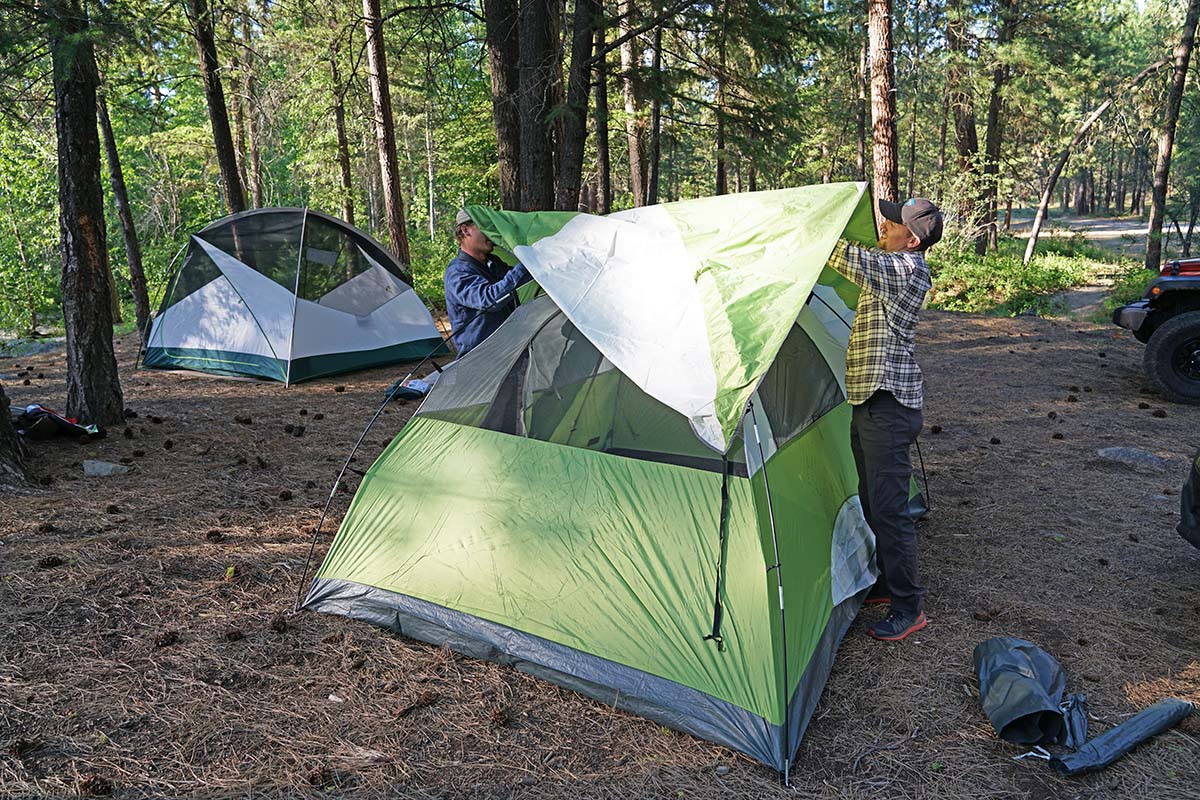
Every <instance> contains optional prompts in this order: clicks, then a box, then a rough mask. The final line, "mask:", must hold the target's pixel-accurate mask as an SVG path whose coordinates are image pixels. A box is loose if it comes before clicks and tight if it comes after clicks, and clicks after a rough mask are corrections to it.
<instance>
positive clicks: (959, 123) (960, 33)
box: [946, 0, 987, 255]
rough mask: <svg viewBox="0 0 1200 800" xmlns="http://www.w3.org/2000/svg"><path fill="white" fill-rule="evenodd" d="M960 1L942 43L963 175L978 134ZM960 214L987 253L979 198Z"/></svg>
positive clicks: (971, 165) (972, 160) (971, 169)
mask: <svg viewBox="0 0 1200 800" xmlns="http://www.w3.org/2000/svg"><path fill="white" fill-rule="evenodd" d="M965 14H966V12H965V11H964V10H963V2H962V0H956V2H955V3H954V4H953V8H952V9H950V10H949V13H948V16H947V20H946V43H947V47H948V48H949V50H950V58H951V66H950V70H949V80H948V82H949V84H950V87H949V95H950V106H951V109H952V110H953V112H954V134H955V135H954V141H955V146H956V147H957V149H958V166H959V169H960V170H962V172H963V173H965V174H972V173H975V171H976V169H977V167H978V165H977V164H976V160H977V158H978V155H979V133H978V131H977V129H976V127H975V100H974V97H973V94H972V92H971V88H970V81H971V76H970V71H969V69H968V68H967V65H966V59H967V41H966V36H967V33H966V32H967V21H966V18H965ZM963 213H964V216H965V217H966V219H967V221H968V225H969V231H970V232H971V234H972V235H973V236H974V237H975V253H976V254H977V255H983V254H984V253H985V252H987V239H986V237H984V236H982V235H981V234H982V233H984V232H985V220H984V219H983V218H984V217H985V216H986V213H987V208H986V203H984V202H983V198H982V197H980V198H966V199H965V201H964V203H963Z"/></svg>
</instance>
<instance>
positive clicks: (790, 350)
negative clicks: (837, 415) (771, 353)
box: [758, 325, 846, 448]
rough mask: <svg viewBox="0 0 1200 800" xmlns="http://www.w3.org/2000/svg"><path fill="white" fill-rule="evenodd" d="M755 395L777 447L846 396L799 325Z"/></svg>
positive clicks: (789, 335) (782, 348) (796, 434)
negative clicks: (759, 401) (757, 397)
mask: <svg viewBox="0 0 1200 800" xmlns="http://www.w3.org/2000/svg"><path fill="white" fill-rule="evenodd" d="M758 396H759V398H760V399H761V400H762V408H763V412H764V413H765V414H766V417H767V421H768V422H769V423H770V425H771V436H772V438H774V440H775V446H776V447H779V448H781V447H783V446H784V445H785V444H787V443H788V442H790V441H791V440H792V439H795V438H796V437H797V436H799V435H800V434H801V433H803V432H804V431H805V430H807V429H808V428H809V427H810V426H811V425H812V424H813V423H814V422H816V421H817V420H819V419H820V418H821V417H823V416H824V415H825V414H827V413H828V412H830V411H832V410H833V409H834V408H835V407H836V406H838V405H839V404H841V403H842V402H844V401H845V399H846V396H845V395H844V394H842V389H841V387H840V386H838V382H837V378H836V377H834V374H833V370H831V369H830V368H829V365H828V364H827V363H825V359H824V358H823V357H822V356H821V351H820V350H818V349H817V346H816V345H815V344H813V340H812V339H810V338H809V336H808V334H807V333H805V332H804V330H803V329H802V328H801V327H800V326H799V325H793V326H792V329H791V330H790V331H789V332H788V335H787V338H786V339H784V341H783V345H782V346H781V347H780V348H779V355H777V356H776V357H775V361H774V363H772V364H771V368H770V369H768V370H767V373H766V375H764V376H763V380H762V383H760V384H759V386H758Z"/></svg>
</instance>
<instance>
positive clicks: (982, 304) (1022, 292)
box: [929, 250, 1092, 316]
mask: <svg viewBox="0 0 1200 800" xmlns="http://www.w3.org/2000/svg"><path fill="white" fill-rule="evenodd" d="M1091 268H1092V262H1091V261H1090V260H1089V259H1088V258H1086V257H1083V256H1080V255H1065V254H1062V253H1058V252H1049V253H1042V254H1039V255H1037V256H1035V257H1034V258H1033V260H1032V261H1030V262H1029V264H1028V265H1025V264H1022V263H1021V256H1020V255H1016V254H1014V253H1012V252H1011V250H1009V251H1008V252H1005V251H1004V250H1002V251H1000V252H997V253H989V254H987V255H985V256H977V255H975V254H974V253H972V252H964V251H955V250H949V251H946V252H943V253H937V254H931V258H930V271H931V273H932V276H933V289H932V290H931V292H930V297H929V304H930V305H931V306H932V307H934V308H941V309H944V310H947V311H970V312H992V313H998V314H1006V315H1010V316H1011V315H1015V314H1020V313H1022V312H1028V311H1033V312H1037V313H1043V312H1047V311H1052V310H1054V306H1055V304H1054V302H1053V301H1052V300H1051V299H1050V297H1049V295H1052V294H1054V293H1056V292H1061V291H1063V290H1065V289H1069V288H1071V287H1072V286H1077V285H1079V284H1080V283H1083V282H1084V281H1086V280H1087V277H1088V273H1089V271H1090V270H1091Z"/></svg>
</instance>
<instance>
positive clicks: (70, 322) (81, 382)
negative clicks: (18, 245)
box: [50, 2, 125, 425]
mask: <svg viewBox="0 0 1200 800" xmlns="http://www.w3.org/2000/svg"><path fill="white" fill-rule="evenodd" d="M64 10H65V11H67V12H68V13H65V14H63V15H62V16H61V17H60V19H59V20H58V21H57V22H58V24H57V25H55V26H54V27H53V29H52V32H51V36H50V53H51V61H52V64H53V73H54V78H53V80H54V122H55V131H56V135H57V140H58V207H59V240H60V244H61V248H62V259H63V272H62V297H63V322H64V323H65V327H66V332H67V402H66V414H67V416H70V417H76V418H78V419H79V420H81V421H82V422H84V423H94V424H99V425H116V424H117V423H119V422H121V421H122V420H123V419H124V410H125V407H124V399H123V397H122V394H121V383H120V381H119V379H118V377H117V359H116V357H115V355H114V354H113V340H112V325H113V321H112V311H111V308H110V306H109V296H108V294H109V269H108V248H107V246H106V244H105V234H104V194H103V191H102V190H101V187H100V140H99V135H98V133H97V119H96V87H97V86H98V85H99V83H100V78H99V74H98V73H97V71H96V60H95V56H94V54H93V51H92V42H91V39H90V38H88V24H87V17H86V14H85V13H84V12H83V9H82V8H80V7H79V5H78V4H77V3H75V2H71V3H69V4H67V8H66V9H64Z"/></svg>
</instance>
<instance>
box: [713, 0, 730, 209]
mask: <svg viewBox="0 0 1200 800" xmlns="http://www.w3.org/2000/svg"><path fill="white" fill-rule="evenodd" d="M728 31H729V0H725V1H724V2H723V3H721V38H720V40H719V41H718V43H717V75H716V81H717V92H716V97H717V107H716V109H715V110H716V117H717V141H716V146H717V152H716V175H715V180H714V183H715V191H714V192H713V194H718V195H721V194H726V193H727V192H728V191H729V179H728V177H727V172H728V163H727V162H728V161H729V154H728V152H727V150H726V147H725V81H726V77H725V58H726V53H727V47H728V38H729V36H728Z"/></svg>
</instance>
